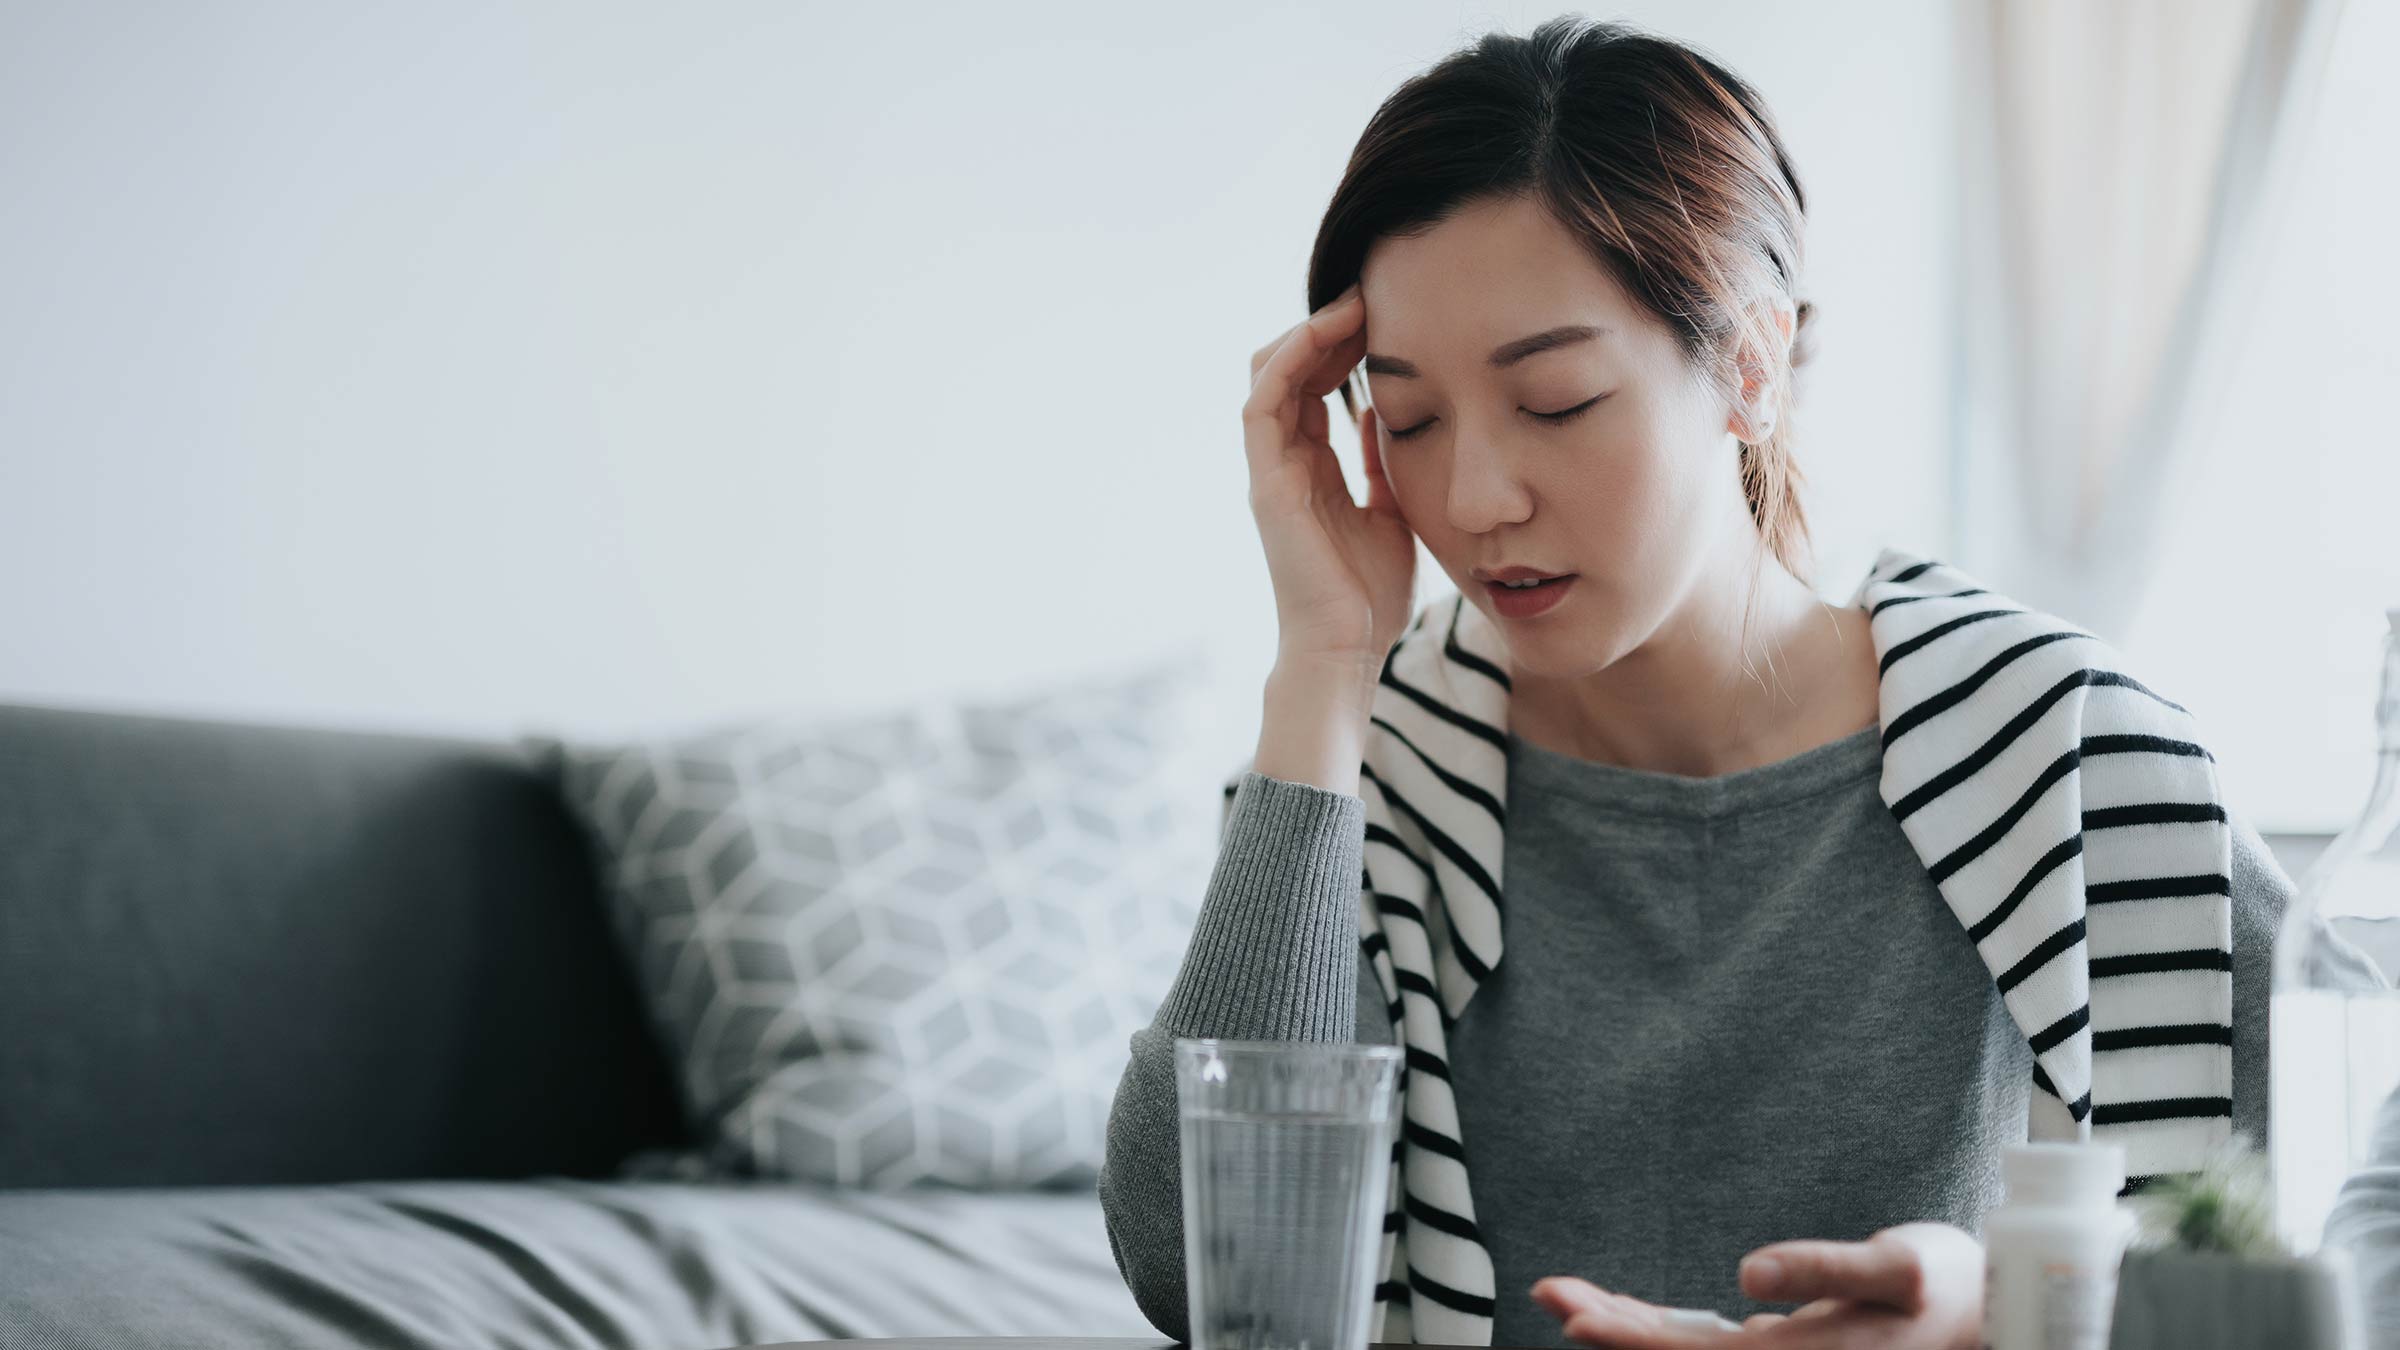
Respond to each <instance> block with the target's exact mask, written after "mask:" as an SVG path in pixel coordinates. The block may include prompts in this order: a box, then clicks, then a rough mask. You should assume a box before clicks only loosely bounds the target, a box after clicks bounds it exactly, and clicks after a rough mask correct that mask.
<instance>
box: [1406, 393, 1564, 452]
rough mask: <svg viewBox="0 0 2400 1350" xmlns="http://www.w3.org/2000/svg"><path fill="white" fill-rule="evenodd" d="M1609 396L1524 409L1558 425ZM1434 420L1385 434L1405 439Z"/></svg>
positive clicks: (1529, 415) (1527, 414)
mask: <svg viewBox="0 0 2400 1350" xmlns="http://www.w3.org/2000/svg"><path fill="white" fill-rule="evenodd" d="M1607 397H1608V395H1606V394H1595V395H1593V396H1592V397H1590V398H1587V399H1585V400H1584V401H1583V402H1581V403H1578V404H1576V405H1575V406H1574V407H1572V408H1562V409H1560V410H1559V411H1557V412H1548V413H1546V412H1535V411H1534V410H1533V409H1531V408H1527V409H1525V410H1524V411H1525V415H1526V416H1528V417H1531V418H1534V419H1536V420H1537V421H1542V422H1547V423H1549V424H1550V425H1552V426H1558V425H1560V424H1561V423H1565V422H1572V421H1574V420H1575V419H1576V418H1578V417H1581V416H1583V414H1584V413H1585V412H1587V411H1589V410H1590V409H1591V406H1592V405H1593V404H1595V403H1598V402H1599V401H1600V400H1601V399H1604V398H1607ZM1433 421H1434V419H1432V418H1430V417H1428V418H1426V419H1425V420H1424V421H1422V422H1419V423H1417V424H1416V425H1415V426H1413V427H1389V428H1386V429H1385V432H1384V434H1385V435H1387V436H1390V437H1391V438H1392V439H1393V440H1395V441H1405V440H1407V439H1409V438H1410V437H1412V436H1416V435H1418V434H1420V433H1422V432H1423V431H1424V430H1425V428H1427V427H1429V426H1432V425H1433Z"/></svg>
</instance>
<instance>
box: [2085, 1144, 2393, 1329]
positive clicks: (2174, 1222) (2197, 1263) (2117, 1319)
mask: <svg viewBox="0 0 2400 1350" xmlns="http://www.w3.org/2000/svg"><path fill="white" fill-rule="evenodd" d="M2128 1203H2129V1204H2130V1205H2131V1206H2132V1207H2133V1209H2134V1212H2135V1215H2136V1217H2137V1219H2138V1221H2139V1227H2138V1229H2137V1230H2136V1235H2135V1237H2134V1241H2133V1244H2132V1246H2131V1247H2130V1248H2129V1249H2128V1250H2127V1251H2126V1253H2125V1259H2124V1262H2123V1264H2122V1265H2121V1266H2120V1267H2119V1268H2118V1271H2117V1303H2116V1312H2115V1315H2114V1320H2113V1322H2112V1324H2111V1326H2110V1330H2109V1340H2108V1344H2109V1350H2235V1348H2236V1347H2242V1348H2243V1350H2248V1348H2249V1347H2257V1348H2258V1350H2358V1347H2359V1346H2360V1345H2361V1343H2362V1342H2361V1339H2360V1332H2359V1318H2358V1309H2357V1303H2356V1294H2355V1292H2354V1289H2355V1286H2354V1283H2353V1279H2352V1275H2351V1270H2350V1265H2349V1261H2348V1259H2347V1257H2346V1255H2345V1254H2344V1253H2343V1252H2341V1251H2338V1250H2332V1251H2324V1252H2318V1253H2315V1254H2312V1255H2309V1256H2295V1255H2293V1254H2292V1252H2291V1250H2290V1249H2289V1248H2288V1247H2286V1246H2285V1245H2284V1243H2283V1241H2282V1239H2281V1238H2279V1237H2277V1236H2276V1232H2275V1206H2274V1191H2273V1189H2272V1187H2271V1184H2270V1182H2269V1180H2268V1176H2267V1164H2266V1160H2265V1159H2264V1158H2263V1157H2261V1156H2259V1154H2258V1153H2257V1152H2256V1151H2255V1150H2254V1149H2252V1148H2251V1147H2250V1141H2249V1140H2248V1138H2246V1137H2245V1136H2242V1135H2238V1134H2237V1135H2235V1136H2234V1137H2233V1138H2232V1140H2231V1141H2229V1142H2228V1143H2227V1144H2225V1145H2224V1146H2223V1147H2221V1148H2220V1149H2218V1150H2217V1151H2216V1152H2215V1153H2214V1154H2212V1155H2211V1156H2210V1158H2209V1159H2208V1161H2207V1163H2206V1164H2205V1165H2204V1166H2203V1167H2202V1168H2201V1169H2200V1170H2199V1171H2198V1172H2194V1173H2190V1174H2188V1175H2181V1176H2170V1177H2162V1178H2160V1179H2159V1180H2158V1181H2156V1182H2153V1183H2151V1184H2150V1185H2149V1186H2147V1187H2145V1188H2144V1189H2143V1190H2142V1192H2141V1193H2140V1194H2138V1195H2136V1196H2135V1197H2134V1198H2133V1199H2132V1200H2131V1201H2129V1202H2128Z"/></svg>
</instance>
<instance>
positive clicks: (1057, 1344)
mask: <svg viewBox="0 0 2400 1350" xmlns="http://www.w3.org/2000/svg"><path fill="white" fill-rule="evenodd" d="M802 1345H809V1348H814V1350H828V1348H835V1345H854V1348H857V1350H1176V1348H1178V1345H1183V1343H1181V1340H1166V1338H1164V1336H1157V1338H1142V1336H898V1338H890V1340H782V1343H775V1345H751V1348H749V1350H799V1348H802ZM1373 1350H1428V1348H1423V1345H1406V1348H1402V1345H1385V1343H1382V1340H1378V1343H1373ZM1433 1350H1469V1348H1433ZM1474 1350H1483V1348H1481V1345H1478V1348H1474Z"/></svg>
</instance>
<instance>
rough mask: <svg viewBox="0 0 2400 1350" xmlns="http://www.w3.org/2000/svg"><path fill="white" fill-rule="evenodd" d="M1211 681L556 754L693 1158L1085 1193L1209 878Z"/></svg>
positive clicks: (850, 1176)
mask: <svg viewBox="0 0 2400 1350" xmlns="http://www.w3.org/2000/svg"><path fill="white" fill-rule="evenodd" d="M1201 664H1202V663H1200V662H1197V661H1192V660H1188V659H1179V660H1176V661H1172V662H1168V663H1164V664H1160V665H1154V666H1151V667H1146V668H1142V669H1139V670H1137V671H1135V672H1134V673H1132V674H1131V675H1118V676H1115V677H1111V678H1108V679H1103V680H1093V681H1087V682H1085V683H1083V684H1080V685H1076V686H1070V687H1066V688H1060V689H1057V690H1055V691H1053V692H1050V693H1046V694H1042V695H1039V696H1034V697H1025V698H1018V699H1014V700H1008V701H985V702H979V703H954V704H941V705H935V704H929V705H925V706H919V707H916V708H911V709H907V710H904V711H896V712H890V713H884V714H880V715H871V716H859V717H852V718H846V719H841V720H838V721H813V722H805V723H801V722H794V721H791V720H788V719H781V718H769V719H761V720H757V721H751V722H745V723H741V724H737V725H725V726H719V727H716V728H713V729H709V730H704V731H700V732H697V733H695V734H691V735H688V736H684V737H681V738H677V739H668V740H662V741H657V742H653V743H648V744H639V745H631V746H623V747H617V748H597V747H589V746H574V745H564V746H561V747H560V752H559V753H560V765H561V769H562V775H563V778H562V786H563V787H564V788H565V792H566V796H567V798H568V800H569V802H570V803H571V804H572V805H573V807H574V809H575V811H576V812H577V814H578V815H579V816H581V817H582V818H583V820H584V821H585V823H586V824H587V825H588V826H589V827H590V829H591V831H592V833H593V835H594V836H595V838H596V839H597V841H598V843H599V845H600V847H599V850H598V851H599V854H600V857H601V862H602V868H603V872H604V875H605V878H606V881H607V891H608V894H609V896H610V903H611V904H612V906H613V908H614V910H615V916H614V917H615V921H616V927H617V931H618V933H619V935H620V937H621V938H622V940H623V941H624V943H625V944H626V949H627V951H628V952H629V953H630V954H631V956H632V959H633V965H634V968H635V970H636V972H637V976H638V979H639V982H640V985H641V987H642V992H643V994H644V996H645V999H646V1001H647V1003H648V1005H649V1008H650V1012H651V1015H652V1018H653V1020H654V1022H655V1024H656V1025H657V1027H658V1029H659V1031H660V1033H661V1035H662V1036H663V1038H664V1041H665V1043H666V1044H667V1046H668V1047H669V1050H670V1057H671V1059H672V1060H673V1061H674V1062H675V1064H676V1065H677V1067H678V1069H679V1071H680V1072H679V1074H678V1078H679V1080H680V1083H681V1087H682V1091H683V1094H684V1099H685V1104H686V1106H687V1108H688V1110H689V1113H690V1117H691V1119H693V1120H694V1121H695V1122H697V1124H698V1128H699V1131H700V1133H701V1136H702V1138H703V1139H705V1140H706V1142H707V1149H706V1152H705V1156H704V1159H702V1160H701V1162H702V1165H704V1166H705V1167H706V1168H707V1169H708V1170H711V1171H717V1172H728V1173H737V1174H755V1175H768V1176H778V1177H791V1178H803V1179H809V1180H816V1181H825V1182H833V1183H838V1184H844V1185H851V1186H861V1187H871V1188H878V1189H883V1188H891V1187H898V1186H908V1185H916V1184H920V1183H931V1184H936V1185H949V1186H961V1187H975V1188H1020V1187H1036V1186H1068V1185H1084V1184H1088V1183H1090V1182H1091V1181H1092V1180H1093V1179H1094V1178H1095V1177H1096V1176H1097V1175H1098V1172H1099V1166H1100V1156H1101V1136H1102V1132H1103V1129H1104V1127H1105V1125H1106V1123H1107V1119H1108V1107H1109V1102H1110V1100H1111V1098H1112V1097H1113V1095H1114V1093H1115V1090H1116V1085H1117V1080H1118V1078H1119V1077H1120V1076H1121V1075H1122V1073H1123V1071H1124V1067H1125V1062H1126V1054H1127V1048H1128V1040H1129V1038H1130V1037H1131V1036H1132V1034H1133V1032H1135V1031H1136V1030H1138V1029H1139V1028H1141V1027H1142V1026H1143V1025H1145V1024H1147V1023H1148V1022H1149V1020H1150V1017H1151V1015H1152V1013H1153V1012H1155V1011H1156V1007H1157V1003H1158V1000H1159V998H1160V997H1161V996H1162V995H1163V994H1164V993H1165V992H1166V988H1167V986H1168V984H1169V983H1170V982H1171V981H1172V980H1173V979H1174V976H1175V972H1176V969H1177V967H1178V965H1179V964H1180V961H1181V958H1182V952H1183V948H1184V946H1185V944H1186V942H1187V941H1188V939H1189V937H1190V933H1191V927H1192V922H1193V919H1194V917H1195V915H1196V912H1197V909H1198V905H1199V901H1200V897H1201V894H1202V892H1203V890H1204V889H1205V888H1206V885H1207V882H1208V876H1209V870H1210V868H1211V866H1212V865H1213V854H1214V852H1215V829H1216V817H1217V814H1218V811H1217V808H1216V806H1215V804H1214V799H1215V797H1216V795H1217V794H1216V791H1215V787H1214V786H1213V785H1214V784H1215V783H1216V780H1217V779H1218V778H1220V777H1221V776H1222V774H1221V773H1219V772H1217V771H1216V769H1215V768H1212V759H1211V754H1210V752H1209V750H1208V749H1207V747H1206V746H1205V745H1204V744H1202V743H1201V741H1200V738H1199V736H1198V734H1197V729H1198V727H1199V725H1200V718H1199V713H1200V703H1199V698H1200V695H1201V685H1200V682H1199V681H1200V673H1199V668H1200V666H1201ZM687 1161H689V1160H687Z"/></svg>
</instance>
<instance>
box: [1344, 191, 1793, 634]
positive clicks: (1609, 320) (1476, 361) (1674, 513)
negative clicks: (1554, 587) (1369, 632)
mask: <svg viewBox="0 0 2400 1350" xmlns="http://www.w3.org/2000/svg"><path fill="white" fill-rule="evenodd" d="M1360 293H1361V294H1362V295H1363V297H1364V298H1365V301H1366V315H1367V317H1366V326H1367V357H1366V367H1367V384H1368V390H1369V397H1370V399H1371V401H1372V402H1373V404H1374V407H1375V412H1376V422H1377V426H1378V430H1379V433H1380V434H1379V436H1378V441H1379V444H1380V446H1381V451H1382V460H1383V468H1384V473H1385V476H1386V477H1387V478H1389V480H1390V481H1391V485H1392V491H1393V494H1394V496H1395V497H1396V498H1397V500H1398V502H1399V506H1400V511H1401V514H1402V516H1403V517H1404V518H1405V519H1406V520H1407V521H1408V524H1409V527H1410V528H1411V529H1412V530H1414V531H1415V532H1416V534H1417V537H1418V538H1420V539H1423V540H1424V541H1425V546H1426V548H1427V550H1428V551H1430V552H1431V553H1432V554H1433V556H1434V558H1435V560H1436V561H1438V562H1440V563H1441V565H1442V570H1443V571H1445V572H1447V573H1449V574H1450V579H1451V580H1452V581H1453V582H1455V583H1456V584H1457V586H1458V588H1459V591H1460V593H1462V594H1463V595H1465V596H1466V597H1467V598H1468V599H1469V600H1470V601H1472V602H1473V603H1474V604H1475V605H1477V606H1478V607H1479V608H1481V609H1482V610H1483V611H1484V612H1485V613H1486V614H1487V615H1489V616H1490V617H1491V618H1492V621H1493V625H1494V627H1495V628H1496V629H1497V631H1499V632H1500V633H1501V634H1503V635H1504V636H1505V638H1506V639H1507V641H1508V644H1509V652H1510V656H1511V659H1512V663H1513V664H1514V665H1515V666H1516V667H1517V668H1518V669H1519V670H1522V671H1526V672H1529V673H1532V674H1536V675H1542V676H1550V677H1558V678H1572V677H1573V676H1575V675H1578V674H1582V673H1585V672H1588V671H1592V670H1596V669H1599V668H1601V667H1604V666H1607V665H1609V664H1610V663H1612V662H1614V661H1615V660H1616V659H1618V658H1619V657H1621V656H1623V655H1624V654H1626V653H1627V652H1629V651H1632V650H1633V649H1634V648H1636V647H1638V646H1640V645H1641V644H1642V642H1643V641H1644V640H1645V639H1646V638H1647V637H1648V636H1649V635H1650V634H1651V633H1653V632H1655V631H1656V630H1657V629H1658V628H1659V627H1660V626H1661V625H1662V624H1663V623H1664V622H1665V621H1666V620H1667V619H1668V618H1669V617H1670V616H1671V615H1673V614H1675V613H1676V612H1677V611H1678V610H1679V609H1681V608H1682V607H1683V606H1685V605H1686V604H1687V603H1688V602H1689V601H1690V600H1691V599H1692V597H1693V595H1694V592H1695V588H1698V587H1705V586H1707V585H1709V584H1710V582H1711V578H1712V576H1713V575H1714V574H1713V573H1712V572H1711V569H1710V567H1709V564H1710V562H1711V559H1712V556H1713V555H1715V554H1716V552H1717V550H1719V549H1720V548H1721V547H1722V546H1723V545H1724V544H1725V543H1726V537H1725V536H1726V532H1727V531H1728V530H1730V529H1748V528H1749V518H1748V515H1747V508H1746V507H1744V506H1743V504H1742V502H1743V499H1742V490H1741V480H1740V468H1739V458H1738V456H1739V450H1740V445H1739V441H1738V440H1737V438H1736V435H1735V431H1736V428H1737V426H1739V425H1741V424H1738V423H1736V422H1734V421H1733V420H1732V409H1731V407H1730V405H1729V403H1728V401H1727V400H1726V399H1725V398H1724V397H1723V396H1722V395H1721V394H1719V393H1717V392H1715V391H1714V390H1713V389H1712V388H1711V387H1710V385H1709V383H1708V382H1707V381H1706V380H1705V379H1704V378H1703V377H1702V376H1701V374H1700V373H1699V372H1698V371H1697V370H1696V369H1695V368H1694V367H1693V366H1692V364H1691V363H1690V362H1688V361H1687V360H1686V359H1685V357H1684V356H1683V353H1682V351H1681V349H1680V348H1679V346H1678V345H1677V343H1676V340H1675V336H1674V334H1673V333H1671V332H1669V331H1668V329H1667V328H1666V327H1665V326H1664V325H1663V324H1661V323H1659V322H1658V321H1657V320H1656V319H1654V318H1653V317H1651V315H1650V314H1649V313H1648V311H1646V310H1644V309H1643V308H1642V307H1641V305H1640V303H1639V302H1638V301H1636V300H1635V299H1634V298H1633V297H1632V296H1631V295H1629V294H1627V293H1626V291H1625V290H1624V289H1623V288H1622V287H1621V286H1619V285H1618V284H1617V282H1616V280H1615V279H1614V278H1613V277H1611V276H1610V275H1609V274H1608V272H1607V271H1606V269H1604V268H1603V267H1601V266H1600V265H1599V264H1598V263H1597V262H1595V261H1593V260H1592V258H1591V257H1590V256H1589V255H1588V254H1586V253H1585V252H1584V251H1583V249H1582V247H1581V246H1580V245H1578V244H1577V243H1576V242H1575V239H1574V237H1573V236H1572V235H1570V234H1569V233H1568V232H1567V231H1566V229H1565V228H1564V227H1563V226H1561V225H1559V224H1558V222H1557V221H1556V220H1554V219H1553V218H1552V217H1551V216H1550V214H1549V213H1548V212H1547V211H1546V210H1544V209H1542V208H1541V207H1540V206H1539V205H1537V204H1535V203H1534V202H1532V201H1530V200H1526V199H1516V200H1511V201H1507V202H1487V203H1479V204H1476V205H1473V206H1470V207H1468V208H1467V209H1465V210H1462V211H1460V212H1459V213H1458V214H1456V215H1454V216H1452V217H1451V218H1450V219H1448V220H1445V221H1444V222H1442V223H1441V224H1439V225H1437V226H1435V227H1433V228H1432V229H1431V230H1429V231H1427V232H1426V233H1424V234H1422V235H1418V236H1416V237H1414V238H1406V239H1400V238H1387V239H1383V240H1379V241H1378V242H1377V243H1376V244H1375V246H1374V247H1373V248H1372V249H1370V250H1369V252H1368V255H1367V261H1366V263H1365V266H1364V267H1363V269H1362V271H1361V276H1360ZM1559 329H1565V330H1568V331H1566V332H1563V333H1553V330H1559ZM1584 330H1589V331H1584ZM1542 334H1552V335H1551V336H1550V337H1548V338H1546V339H1544V340H1540V341H1536V342H1530V343H1528V342H1525V341H1524V340H1525V339H1529V338H1534V337H1536V335H1542ZM1594 400H1597V402H1595V401H1594ZM1574 409H1581V411H1579V412H1573V413H1572V415H1571V416H1566V417H1564V418H1563V419H1562V418H1559V417H1555V416H1545V414H1563V413H1568V412H1570V410H1574ZM1744 542H1745V543H1746V542H1747V541H1744ZM1519 566H1521V567H1530V568H1534V569H1536V570H1538V571H1541V572H1549V573H1573V574H1575V579H1574V581H1573V582H1572V583H1571V584H1569V585H1567V586H1566V588H1565V589H1564V590H1563V591H1562V592H1561V593H1560V595H1559V596H1558V598H1557V601H1556V603H1553V604H1551V605H1550V607H1549V608H1548V609H1547V610H1545V611H1544V612H1542V613H1540V614H1538V615H1534V616H1532V617H1525V618H1512V617H1509V616H1508V615H1507V614H1506V613H1505V612H1504V611H1503V610H1502V609H1501V608H1499V607H1498V602H1497V601H1496V599H1495V596H1494V593H1493V589H1492V588H1491V587H1490V586H1489V585H1487V583H1486V580H1485V578H1484V577H1483V576H1482V575H1479V571H1480V570H1492V569H1500V568H1505V567H1519ZM1536 594H1539V592H1536Z"/></svg>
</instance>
